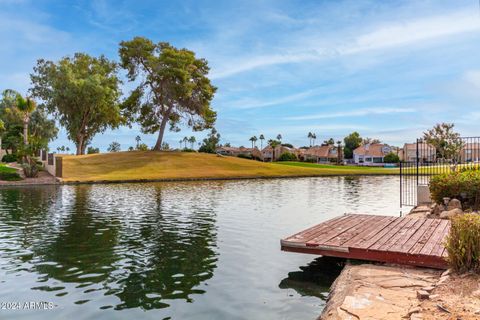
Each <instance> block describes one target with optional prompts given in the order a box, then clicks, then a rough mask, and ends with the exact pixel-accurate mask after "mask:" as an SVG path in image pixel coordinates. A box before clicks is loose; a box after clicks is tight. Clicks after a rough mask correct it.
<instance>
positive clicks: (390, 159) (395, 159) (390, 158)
mask: <svg viewBox="0 0 480 320" xmlns="http://www.w3.org/2000/svg"><path fill="white" fill-rule="evenodd" d="M383 162H385V163H399V162H400V157H399V156H398V155H397V154H395V153H393V152H390V153H389V154H387V155H386V156H385V157H384V158H383Z"/></svg>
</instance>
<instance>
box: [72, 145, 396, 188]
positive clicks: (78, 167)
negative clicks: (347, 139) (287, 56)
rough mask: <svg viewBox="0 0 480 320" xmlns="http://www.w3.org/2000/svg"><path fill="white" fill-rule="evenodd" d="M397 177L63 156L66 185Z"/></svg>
mask: <svg viewBox="0 0 480 320" xmlns="http://www.w3.org/2000/svg"><path fill="white" fill-rule="evenodd" d="M369 174H372V175H373V174H377V175H380V174H398V169H384V168H365V167H353V166H332V165H317V164H312V163H301V162H285V163H283V162H275V163H270V162H259V161H254V160H246V159H240V158H236V157H224V156H217V155H214V154H205V153H196V152H154V151H132V152H115V153H101V154H91V155H83V156H66V157H63V172H62V179H63V180H64V181H66V182H87V181H91V182H95V181H121V180H129V181H133V180H184V179H229V178H266V177H302V176H304V177H312V176H328V175H369Z"/></svg>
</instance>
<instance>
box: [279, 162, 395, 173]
mask: <svg viewBox="0 0 480 320" xmlns="http://www.w3.org/2000/svg"><path fill="white" fill-rule="evenodd" d="M276 164H280V165H287V166H294V167H304V168H315V169H325V170H326V171H327V170H335V171H337V170H338V171H345V172H346V173H347V172H348V173H350V174H355V173H358V174H398V173H399V170H398V168H383V167H367V166H337V165H332V164H317V163H310V162H297V161H285V162H276Z"/></svg>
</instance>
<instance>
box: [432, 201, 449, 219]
mask: <svg viewBox="0 0 480 320" xmlns="http://www.w3.org/2000/svg"><path fill="white" fill-rule="evenodd" d="M445 209H446V208H445V206H444V205H443V204H438V203H436V204H434V205H433V208H432V211H431V214H432V215H434V216H439V215H440V213H442V212H443V211H445Z"/></svg>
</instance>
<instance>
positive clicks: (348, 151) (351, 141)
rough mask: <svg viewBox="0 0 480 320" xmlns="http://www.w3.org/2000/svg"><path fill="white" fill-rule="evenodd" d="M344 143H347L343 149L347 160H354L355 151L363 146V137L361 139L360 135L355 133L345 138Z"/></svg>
mask: <svg viewBox="0 0 480 320" xmlns="http://www.w3.org/2000/svg"><path fill="white" fill-rule="evenodd" d="M343 142H344V143H345V147H344V148H343V155H344V156H345V159H352V158H353V150H355V149H356V148H358V147H359V146H360V145H361V144H362V137H360V134H359V133H358V132H356V131H355V132H352V133H350V134H349V135H348V136H346V137H345V138H343Z"/></svg>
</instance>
